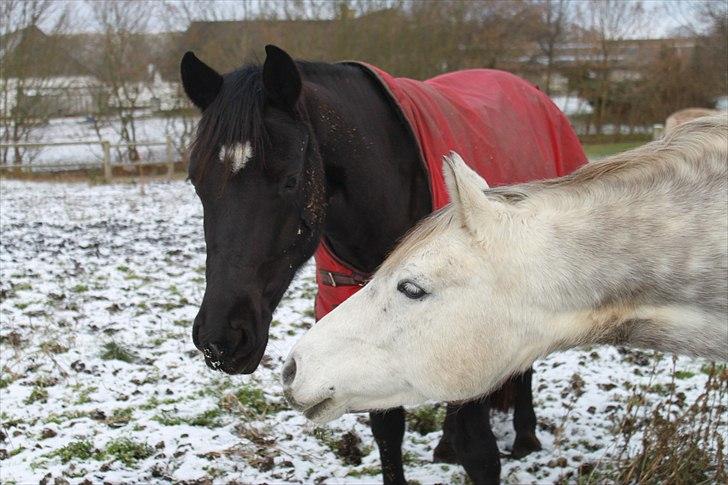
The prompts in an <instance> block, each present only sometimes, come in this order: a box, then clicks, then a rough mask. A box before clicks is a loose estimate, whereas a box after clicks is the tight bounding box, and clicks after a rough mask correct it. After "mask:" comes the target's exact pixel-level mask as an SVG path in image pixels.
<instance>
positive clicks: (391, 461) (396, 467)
mask: <svg viewBox="0 0 728 485" xmlns="http://www.w3.org/2000/svg"><path fill="white" fill-rule="evenodd" d="M369 420H370V423H371V427H372V434H373V435H374V440H375V441H376V442H377V446H378V447H379V458H380V460H381V462H382V476H383V477H384V485H406V484H407V480H405V478H404V469H403V468H402V439H403V438H404V408H401V407H400V408H394V409H389V410H387V411H383V412H376V413H375V412H372V413H369Z"/></svg>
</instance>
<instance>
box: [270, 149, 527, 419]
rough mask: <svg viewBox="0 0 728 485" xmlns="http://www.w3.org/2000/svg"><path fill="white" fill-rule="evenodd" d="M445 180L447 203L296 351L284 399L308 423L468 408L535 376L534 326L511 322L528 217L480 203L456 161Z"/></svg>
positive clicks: (453, 158) (521, 319)
mask: <svg viewBox="0 0 728 485" xmlns="http://www.w3.org/2000/svg"><path fill="white" fill-rule="evenodd" d="M443 170H444V174H445V180H446V183H447V187H448V190H449V193H450V196H451V198H452V203H451V204H450V205H449V206H447V207H445V208H443V209H442V210H441V211H439V212H437V213H435V214H433V215H432V216H431V217H429V218H428V219H427V220H425V221H424V222H423V223H422V224H421V225H419V226H418V227H417V228H416V229H414V230H413V231H412V233H411V234H409V235H408V236H407V237H406V238H405V240H404V241H403V242H402V243H401V244H400V245H399V247H398V248H397V249H396V250H395V251H394V252H393V253H392V255H391V256H390V257H389V258H388V259H387V261H385V263H384V264H383V265H382V267H381V268H380V269H379V271H377V273H376V275H375V276H374V278H373V279H372V280H371V282H370V283H369V284H367V286H366V287H364V288H363V289H362V290H360V291H359V292H358V293H356V294H355V295H354V296H352V297H351V298H349V299H348V300H346V301H345V302H344V303H343V304H341V305H340V306H339V307H338V308H336V310H334V311H333V312H331V313H330V314H329V315H327V316H326V317H325V318H323V319H322V320H321V321H320V322H318V323H317V324H316V325H314V326H313V328H312V329H311V330H310V331H309V332H308V333H307V334H306V335H305V336H304V337H303V338H302V339H301V340H300V341H299V342H298V343H297V344H296V346H295V347H294V348H293V350H292V351H291V354H290V356H289V357H288V361H287V363H286V365H285V366H284V370H283V382H284V385H285V388H286V391H285V392H286V396H287V397H288V399H289V401H290V402H291V403H292V405H294V406H295V407H297V408H299V409H301V410H304V411H305V414H306V416H307V417H309V419H312V420H314V421H318V422H325V421H328V420H331V419H334V418H337V417H338V416H340V415H341V414H343V413H345V412H347V411H363V410H370V409H386V408H390V407H393V406H399V405H402V404H417V403H421V402H423V401H426V400H429V399H434V400H454V399H455V400H457V399H467V398H471V397H474V396H478V395H481V394H483V393H484V392H487V391H488V390H489V389H491V388H493V387H495V386H497V385H498V384H499V383H500V382H501V381H502V380H504V379H505V378H507V377H509V376H510V375H511V374H512V373H514V372H517V371H520V370H522V369H524V368H526V367H527V366H528V365H530V363H531V360H529V359H528V358H524V359H522V358H520V356H525V355H526V354H529V352H525V347H527V346H528V342H529V341H532V340H534V339H538V335H534V330H533V325H531V323H533V322H535V321H537V319H538V316H537V315H535V314H533V313H530V312H529V311H528V309H527V308H523V307H522V306H520V307H519V309H518V310H517V311H516V312H515V313H514V311H513V308H514V305H513V304H507V301H506V299H509V298H512V297H513V292H514V291H517V290H516V289H515V287H516V286H518V285H517V284H516V283H515V281H513V280H512V279H511V277H510V276H509V274H510V273H511V270H512V269H513V268H512V266H511V265H514V264H518V263H517V261H515V260H516V259H517V257H518V253H519V252H522V251H528V248H517V251H515V252H514V251H513V248H512V247H510V246H512V245H511V244H510V241H511V240H512V237H511V236H515V234H514V232H519V231H521V228H522V227H523V225H522V224H519V223H518V219H520V218H522V217H524V215H523V214H520V213H519V212H518V211H517V210H516V208H515V207H513V206H510V205H509V204H506V203H504V202H502V201H500V200H497V199H494V198H489V197H487V196H486V195H485V194H484V190H486V189H487V188H488V186H487V184H486V183H485V181H484V180H483V179H482V178H481V177H480V176H478V175H477V174H476V173H475V172H474V171H472V170H471V169H470V168H469V167H468V166H467V165H466V164H465V163H464V162H463V160H462V159H461V158H460V157H459V156H458V155H457V154H454V153H453V154H451V155H450V156H449V157H446V163H445V164H444V167H443ZM534 243H537V241H534ZM504 356H517V358H516V359H515V360H513V359H512V358H511V359H510V360H509V361H506V360H505V359H504Z"/></svg>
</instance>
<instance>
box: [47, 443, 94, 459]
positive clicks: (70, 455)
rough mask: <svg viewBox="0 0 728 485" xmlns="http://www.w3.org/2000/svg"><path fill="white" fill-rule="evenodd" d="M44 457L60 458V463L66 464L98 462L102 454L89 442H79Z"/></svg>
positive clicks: (69, 444)
mask: <svg viewBox="0 0 728 485" xmlns="http://www.w3.org/2000/svg"><path fill="white" fill-rule="evenodd" d="M45 456H46V457H47V458H60V460H61V463H68V462H69V461H71V460H79V461H87V460H90V459H94V460H100V459H101V458H102V457H103V453H101V452H100V451H98V450H96V449H95V448H94V445H93V443H91V442H90V441H88V440H80V441H72V442H70V443H68V444H67V445H66V446H64V447H63V448H58V449H57V450H55V451H52V452H51V453H48V454H47V455H45Z"/></svg>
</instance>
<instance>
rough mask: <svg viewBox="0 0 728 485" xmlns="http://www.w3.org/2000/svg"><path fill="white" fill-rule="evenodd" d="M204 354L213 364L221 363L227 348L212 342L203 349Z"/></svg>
mask: <svg viewBox="0 0 728 485" xmlns="http://www.w3.org/2000/svg"><path fill="white" fill-rule="evenodd" d="M202 353H203V354H205V357H207V359H208V360H209V361H210V362H212V363H221V361H222V359H223V358H224V357H225V346H224V345H223V344H220V343H217V342H210V343H209V344H207V345H206V346H205V348H204V349H202Z"/></svg>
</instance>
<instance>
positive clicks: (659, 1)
mask: <svg viewBox="0 0 728 485" xmlns="http://www.w3.org/2000/svg"><path fill="white" fill-rule="evenodd" d="M1 1H2V0H0V2H1ZM423 1H433V0H423ZM434 1H437V0H434ZM572 1H573V2H574V4H578V3H579V2H580V0H572ZM623 1H631V0H623ZM698 1H699V0H645V1H643V4H644V5H645V7H646V9H647V10H648V11H649V15H648V21H647V22H645V25H644V26H643V27H642V28H641V29H640V31H638V32H635V35H634V37H642V38H645V37H666V36H670V35H674V34H675V33H676V31H677V30H678V29H680V27H683V26H685V25H690V26H691V27H693V28H696V27H697V20H696V16H695V10H696V9H695V7H696V5H697V3H698ZM715 1H725V0H715ZM56 2H57V3H56V5H57V7H59V11H60V9H61V8H62V7H63V6H65V7H67V8H69V9H70V11H71V13H72V19H73V20H72V30H73V31H74V32H93V31H96V30H97V29H98V27H97V25H96V24H95V22H94V20H93V8H95V7H96V8H98V7H99V6H100V3H94V2H93V1H89V0H56ZM166 3H167V4H170V5H172V6H173V7H179V6H181V5H182V4H186V5H188V6H191V7H192V8H193V9H196V10H197V11H198V13H197V14H196V15H195V16H196V17H199V19H200V20H202V19H204V17H205V13H206V12H205V11H206V10H211V9H214V10H215V11H216V17H217V18H219V19H220V20H241V19H243V18H245V14H246V11H247V12H251V11H255V9H256V3H257V2H256V0H247V1H232V0H218V1H213V0H206V1H203V2H199V1H198V2H195V1H189V0H178V1H175V0H171V1H168V2H166ZM210 3H213V4H214V5H213V6H212V7H210ZM243 4H247V5H243ZM160 7H161V3H159V2H158V3H157V4H154V3H153V4H152V5H150V8H149V12H150V22H149V27H148V30H149V31H150V32H164V31H174V30H178V31H183V30H185V29H186V28H187V20H184V19H183V18H182V17H175V16H174V15H170V13H169V11H168V10H165V9H162V8H160ZM196 20H197V18H196ZM46 24H48V25H44V27H50V25H51V24H52V20H49V22H46Z"/></svg>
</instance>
